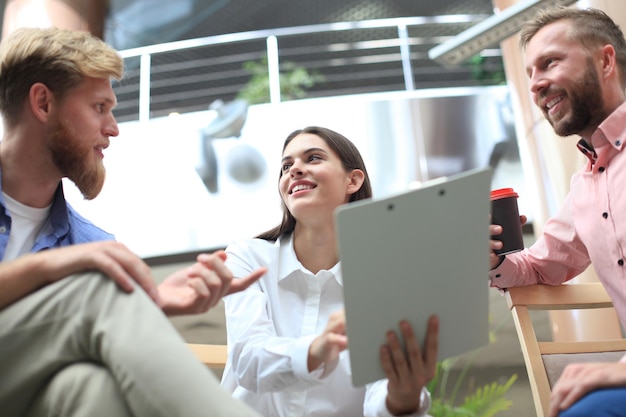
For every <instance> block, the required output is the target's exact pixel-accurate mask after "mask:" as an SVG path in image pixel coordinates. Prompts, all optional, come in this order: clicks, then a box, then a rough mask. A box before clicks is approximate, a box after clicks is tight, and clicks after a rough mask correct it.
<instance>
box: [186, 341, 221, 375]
mask: <svg viewBox="0 0 626 417" xmlns="http://www.w3.org/2000/svg"><path fill="white" fill-rule="evenodd" d="M187 346H188V347H189V349H191V351H192V352H193V353H194V354H195V355H196V357H197V358H198V359H199V360H200V362H202V363H203V364H205V365H206V366H208V367H209V368H212V369H224V366H226V357H227V356H228V350H227V349H226V345H204V344H196V343H187Z"/></svg>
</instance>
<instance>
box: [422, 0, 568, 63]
mask: <svg viewBox="0 0 626 417" xmlns="http://www.w3.org/2000/svg"><path fill="white" fill-rule="evenodd" d="M575 2H576V0H526V1H521V2H519V3H516V4H514V5H512V6H510V7H507V8H506V9H504V10H503V11H501V12H499V13H496V14H495V15H493V16H491V17H488V18H487V19H485V20H483V21H482V22H480V23H478V24H476V25H474V26H472V27H471V28H469V29H467V30H465V31H463V32H461V33H459V34H458V35H456V36H455V37H454V38H452V39H450V40H449V41H446V42H444V43H442V44H440V45H437V46H435V47H434V48H432V49H431V50H429V51H428V56H429V57H430V59H432V60H434V61H437V62H439V63H440V64H442V65H443V66H445V67H456V66H458V65H460V64H461V63H462V62H463V61H465V60H467V59H469V58H471V57H472V56H474V55H476V54H477V53H479V52H480V51H482V50H483V49H485V48H489V47H492V46H495V45H496V44H497V43H498V42H500V41H502V40H504V39H506V38H508V37H509V36H511V35H513V34H515V33H517V32H518V31H519V30H520V29H521V27H522V25H523V24H524V22H526V21H527V20H529V19H530V18H531V17H532V16H533V15H534V13H535V12H536V11H537V9H538V8H539V7H548V6H569V5H570V4H572V3H575Z"/></svg>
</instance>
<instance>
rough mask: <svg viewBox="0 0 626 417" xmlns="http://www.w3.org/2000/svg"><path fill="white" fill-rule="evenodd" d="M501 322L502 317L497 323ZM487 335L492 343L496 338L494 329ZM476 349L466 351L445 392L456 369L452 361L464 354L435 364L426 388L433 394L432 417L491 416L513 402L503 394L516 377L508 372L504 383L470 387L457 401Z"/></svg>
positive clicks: (455, 361)
mask: <svg viewBox="0 0 626 417" xmlns="http://www.w3.org/2000/svg"><path fill="white" fill-rule="evenodd" d="M508 318H510V317H508ZM503 323H504V321H503V322H502V323H500V324H499V325H498V326H497V327H500V326H501V325H502V324H503ZM489 338H490V341H491V342H492V343H493V342H494V341H495V339H496V337H495V330H492V331H490V334H489ZM477 353H478V350H475V351H473V352H471V353H470V354H469V356H468V357H467V360H466V361H465V363H464V364H463V366H462V367H461V369H460V372H459V374H458V376H457V378H456V380H455V381H454V386H453V387H452V391H450V392H448V383H449V382H450V377H451V375H452V372H453V370H454V369H455V366H454V365H455V364H457V363H458V362H459V361H461V360H462V359H463V358H462V357H456V358H451V359H446V360H444V361H441V362H439V363H438V364H437V372H436V375H435V378H434V379H433V380H432V381H430V383H429V384H428V390H429V391H430V393H431V396H432V406H431V409H430V412H429V414H430V415H431V416H432V417H493V416H496V415H497V413H499V412H500V411H505V410H508V409H509V408H510V407H511V405H512V404H513V403H512V401H511V400H509V399H507V398H506V397H505V395H506V393H507V392H508V391H509V389H510V388H511V386H512V385H513V383H514V382H515V381H516V380H517V374H513V375H511V376H510V377H509V378H508V380H507V381H506V382H504V383H499V382H492V383H490V384H485V385H483V386H479V387H478V388H476V389H474V390H473V391H470V393H468V394H467V395H466V396H465V397H464V399H463V401H462V402H460V401H457V398H458V396H459V392H460V390H461V387H462V386H463V383H464V382H465V377H466V376H467V373H468V371H469V370H470V368H471V365H472V362H473V359H474V357H475V356H476V354H477Z"/></svg>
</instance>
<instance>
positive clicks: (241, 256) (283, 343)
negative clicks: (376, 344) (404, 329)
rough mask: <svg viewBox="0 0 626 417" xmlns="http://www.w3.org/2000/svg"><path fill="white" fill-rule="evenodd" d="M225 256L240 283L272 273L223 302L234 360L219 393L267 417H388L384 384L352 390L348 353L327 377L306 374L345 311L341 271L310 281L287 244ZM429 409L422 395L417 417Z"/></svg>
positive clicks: (248, 245) (250, 246)
mask: <svg viewBox="0 0 626 417" xmlns="http://www.w3.org/2000/svg"><path fill="white" fill-rule="evenodd" d="M226 252H227V253H228V258H227V261H226V266H227V267H228V268H229V269H230V270H231V271H232V272H233V274H234V276H235V277H243V276H246V275H248V274H250V273H251V272H252V271H254V270H255V269H257V268H259V267H261V266H267V267H268V272H267V273H266V274H265V275H264V276H262V277H261V279H260V280H259V281H257V282H255V283H254V284H252V285H251V286H250V288H248V289H246V290H245V291H242V292H239V293H236V294H232V295H229V296H227V297H225V298H224V302H225V307H226V329H227V336H228V350H229V352H228V361H227V363H226V367H225V369H224V375H223V377H222V386H223V387H224V388H225V389H226V390H228V391H229V392H231V393H232V395H233V397H235V398H237V399H240V400H242V401H243V402H245V403H247V404H248V405H250V406H251V407H252V408H254V409H255V410H257V412H259V413H260V414H261V415H264V416H276V417H286V416H304V415H306V416H307V417H318V416H319V417H321V416H336V417H354V416H366V417H383V416H385V417H386V416H390V413H389V411H388V410H387V407H386V406H385V400H386V397H387V380H380V381H377V382H374V383H372V384H369V385H367V387H359V388H355V387H353V386H352V381H351V371H350V359H349V356H348V355H349V352H348V351H343V352H341V354H340V356H339V361H338V363H336V364H334V365H335V366H329V367H328V368H330V369H324V368H321V369H317V370H315V371H314V372H311V373H309V372H308V369H307V358H308V350H309V346H310V344H311V342H312V341H313V339H314V338H315V337H317V336H318V335H319V334H321V333H322V331H323V330H324V328H325V327H326V324H327V323H328V317H329V316H330V314H331V313H332V312H334V311H337V310H339V309H341V308H343V281H342V278H341V269H340V266H339V264H337V265H335V266H334V267H333V268H331V269H330V270H328V271H327V270H322V271H319V272H318V273H317V274H313V273H311V272H310V271H308V270H307V269H305V268H304V267H303V266H302V264H301V263H300V262H299V261H298V259H297V257H296V254H295V251H294V249H293V241H292V239H291V237H290V236H287V237H284V238H282V239H279V240H278V241H277V242H276V243H274V242H268V241H265V240H261V239H249V240H244V241H240V242H235V243H233V244H231V245H229V246H228V248H227V249H226ZM381 337H382V336H381ZM429 407H430V397H429V395H428V393H427V391H426V389H424V390H423V392H422V410H420V412H418V413H416V414H415V415H424V414H425V411H426V410H428V408H429Z"/></svg>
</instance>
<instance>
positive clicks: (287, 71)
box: [237, 56, 324, 104]
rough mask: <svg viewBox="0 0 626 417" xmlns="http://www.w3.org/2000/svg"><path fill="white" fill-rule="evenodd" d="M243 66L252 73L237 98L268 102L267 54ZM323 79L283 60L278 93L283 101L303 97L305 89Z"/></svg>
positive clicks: (319, 75) (258, 102) (254, 102)
mask: <svg viewBox="0 0 626 417" xmlns="http://www.w3.org/2000/svg"><path fill="white" fill-rule="evenodd" d="M243 68H244V69H245V70H246V71H247V72H248V73H250V74H251V75H252V77H251V78H250V80H249V81H248V83H247V84H246V85H245V87H244V88H242V89H241V91H239V93H238V95H237V98H238V99H243V100H246V101H247V102H248V104H260V103H269V101H270V82H269V74H268V67H267V56H265V57H263V58H262V59H261V60H259V61H248V62H245V63H244V64H243ZM323 80H324V77H323V76H322V75H321V74H319V73H317V72H315V71H309V70H307V69H306V68H304V67H300V66H297V65H296V64H294V63H293V62H284V63H283V64H282V65H281V73H280V95H281V99H282V100H283V101H285V100H295V99H299V98H304V97H305V96H306V90H307V89H309V88H311V87H313V86H314V85H315V84H316V83H318V82H321V81H323Z"/></svg>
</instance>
